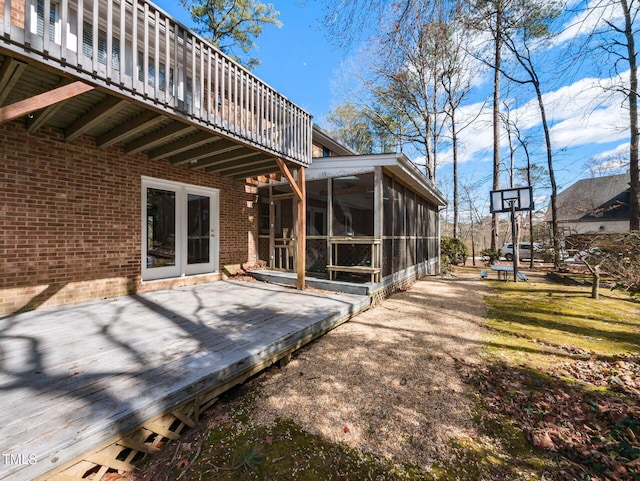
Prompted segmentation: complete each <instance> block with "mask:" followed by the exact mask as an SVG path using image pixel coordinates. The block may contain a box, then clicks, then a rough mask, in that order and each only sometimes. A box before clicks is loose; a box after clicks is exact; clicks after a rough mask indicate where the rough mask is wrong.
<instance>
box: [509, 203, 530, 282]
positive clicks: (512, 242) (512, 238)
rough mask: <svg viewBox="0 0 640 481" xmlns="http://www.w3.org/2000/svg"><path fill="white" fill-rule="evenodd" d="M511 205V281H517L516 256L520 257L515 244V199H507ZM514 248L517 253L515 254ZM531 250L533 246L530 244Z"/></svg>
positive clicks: (518, 247)
mask: <svg viewBox="0 0 640 481" xmlns="http://www.w3.org/2000/svg"><path fill="white" fill-rule="evenodd" d="M509 205H510V207H511V246H512V247H513V282H518V258H519V257H520V256H519V255H518V254H520V246H518V245H517V244H516V240H517V236H516V201H515V199H511V200H509ZM516 249H518V253H517V254H516ZM531 249H532V250H533V246H531Z"/></svg>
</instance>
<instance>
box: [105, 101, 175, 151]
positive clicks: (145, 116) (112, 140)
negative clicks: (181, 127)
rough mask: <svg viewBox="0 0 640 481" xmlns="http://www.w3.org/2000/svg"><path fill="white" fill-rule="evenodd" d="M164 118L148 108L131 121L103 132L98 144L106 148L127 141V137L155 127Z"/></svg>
mask: <svg viewBox="0 0 640 481" xmlns="http://www.w3.org/2000/svg"><path fill="white" fill-rule="evenodd" d="M164 119H165V117H164V116H162V115H158V114H157V113H155V112H153V111H151V110H148V111H146V112H143V113H141V114H139V115H137V116H136V117H134V118H132V119H130V120H129V121H127V122H124V123H122V124H120V125H119V126H118V127H116V128H115V129H112V130H110V131H109V132H106V133H104V134H102V135H101V136H100V137H98V140H97V142H96V145H97V147H98V148H99V149H104V148H106V147H110V146H112V145H114V144H117V143H119V142H123V141H126V139H130V138H132V137H135V136H136V135H138V134H139V133H140V132H143V131H145V130H146V129H148V128H150V127H153V126H154V125H157V124H159V123H160V122H162V121H163V120H164Z"/></svg>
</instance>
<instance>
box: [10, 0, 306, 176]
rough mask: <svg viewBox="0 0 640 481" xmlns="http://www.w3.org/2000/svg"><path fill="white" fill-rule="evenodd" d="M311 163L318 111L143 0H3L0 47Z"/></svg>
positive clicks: (241, 139)
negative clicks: (314, 118) (286, 94)
mask: <svg viewBox="0 0 640 481" xmlns="http://www.w3.org/2000/svg"><path fill="white" fill-rule="evenodd" d="M2 48H9V49H10V50H13V51H16V52H18V53H20V54H22V55H27V56H30V57H32V58H34V57H35V58H38V59H42V60H44V61H45V62H46V63H49V64H54V65H56V66H58V67H60V68H62V69H64V70H65V71H66V72H67V73H72V74H75V75H78V76H80V77H84V78H87V79H88V80H90V81H92V82H93V83H97V84H101V85H103V86H106V87H108V88H109V89H112V90H118V91H120V92H126V93H127V95H129V96H131V97H134V98H136V99H138V100H142V101H144V102H147V103H150V104H153V105H154V106H155V107H159V108H161V109H165V110H167V111H169V112H171V113H174V114H177V115H179V116H181V117H187V118H188V119H189V120H191V121H193V122H196V123H198V124H201V125H203V126H206V127H210V128H212V129H213V130H216V131H219V132H221V133H223V134H226V135H228V136H230V137H232V138H236V139H238V140H240V141H243V142H245V143H248V144H251V145H254V146H255V147H258V148H260V149H263V150H266V151H269V152H271V153H274V154H276V155H278V156H280V157H282V158H284V159H287V160H292V161H295V162H297V163H300V164H303V165H308V164H309V163H310V161H311V128H312V122H311V116H310V115H309V114H308V113H307V112H305V111H304V110H302V109H301V108H299V107H297V106H296V105H295V104H293V103H292V102H290V101H289V100H287V99H286V98H285V97H284V96H282V95H281V94H279V93H278V92H276V91H275V90H273V89H272V88H271V87H269V86H268V85H266V84H265V83H264V82H262V81H260V80H259V79H258V78H256V77H255V76H254V75H252V74H251V73H250V72H249V71H248V70H246V69H245V68H243V67H242V66H240V65H238V64H237V63H236V62H234V61H233V60H231V59H230V58H229V57H227V56H225V55H224V54H222V53H221V52H220V51H218V50H217V49H215V48H214V47H212V46H211V44H209V43H208V42H207V41H206V40H204V39H203V38H202V37H200V36H198V35H197V34H195V33H194V32H193V31H191V30H189V29H188V28H186V27H184V26H183V25H181V24H180V23H179V22H177V21H176V20H174V19H173V18H171V17H170V16H169V15H168V14H166V13H165V12H163V11H162V10H161V9H159V8H158V7H157V6H155V5H154V4H153V3H151V2H148V1H146V0H96V1H91V0H53V1H52V0H0V51H1V49H2Z"/></svg>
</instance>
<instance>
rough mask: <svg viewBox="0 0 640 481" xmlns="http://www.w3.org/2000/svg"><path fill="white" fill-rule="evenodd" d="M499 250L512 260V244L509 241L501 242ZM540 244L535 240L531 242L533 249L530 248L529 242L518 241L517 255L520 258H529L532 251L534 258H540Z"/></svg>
mask: <svg viewBox="0 0 640 481" xmlns="http://www.w3.org/2000/svg"><path fill="white" fill-rule="evenodd" d="M500 252H501V253H502V255H503V256H504V258H505V259H507V260H508V261H512V260H513V244H512V243H511V242H505V243H504V244H502V248H501V249H500ZM542 252H543V251H542V246H541V245H540V244H538V243H537V242H534V243H533V250H532V249H531V243H529V242H520V244H519V256H520V259H531V256H532V253H533V258H534V259H542Z"/></svg>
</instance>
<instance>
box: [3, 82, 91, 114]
mask: <svg viewBox="0 0 640 481" xmlns="http://www.w3.org/2000/svg"><path fill="white" fill-rule="evenodd" d="M89 90H93V87H92V86H91V85H88V84H85V83H84V82H73V83H71V84H69V85H65V86H63V87H59V88H57V89H53V90H50V91H49V92H45V93H43V94H39V95H35V96H33V97H31V98H29V99H26V100H21V101H20V102H16V103H14V104H11V105H7V106H6V107H1V108H0V124H1V123H4V122H9V121H10V120H14V119H18V118H20V117H23V116H25V115H27V114H30V113H32V112H36V111H38V110H40V109H44V108H46V107H49V106H50V105H53V104H55V103H58V102H62V101H64V100H67V99H70V98H71V97H75V96H76V95H81V94H83V93H85V92H88V91H89Z"/></svg>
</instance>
